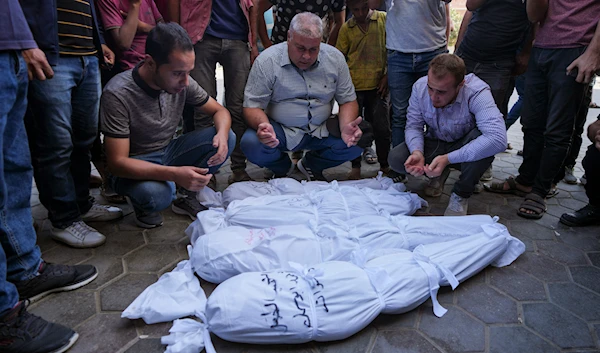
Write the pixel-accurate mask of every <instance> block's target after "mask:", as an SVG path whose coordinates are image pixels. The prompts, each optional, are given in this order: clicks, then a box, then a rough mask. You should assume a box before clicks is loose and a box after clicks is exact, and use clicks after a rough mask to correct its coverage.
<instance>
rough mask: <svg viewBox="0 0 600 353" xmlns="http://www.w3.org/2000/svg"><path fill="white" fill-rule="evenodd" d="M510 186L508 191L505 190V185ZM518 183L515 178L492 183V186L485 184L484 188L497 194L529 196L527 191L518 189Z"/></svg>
mask: <svg viewBox="0 0 600 353" xmlns="http://www.w3.org/2000/svg"><path fill="white" fill-rule="evenodd" d="M505 183H507V184H508V189H507V190H505V189H504V184H505ZM517 185H518V184H517V182H516V180H515V178H513V177H510V178H507V179H506V180H504V181H501V182H497V183H492V185H488V184H483V188H484V189H485V190H486V191H489V192H495V193H497V194H513V195H517V196H525V195H526V194H527V192H526V191H522V190H519V189H518V187H517Z"/></svg>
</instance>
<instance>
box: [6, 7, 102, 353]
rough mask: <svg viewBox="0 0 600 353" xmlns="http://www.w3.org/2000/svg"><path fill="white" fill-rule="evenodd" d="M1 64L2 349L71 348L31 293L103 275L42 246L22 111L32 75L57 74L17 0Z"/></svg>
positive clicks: (63, 330)
mask: <svg viewBox="0 0 600 353" xmlns="http://www.w3.org/2000/svg"><path fill="white" fill-rule="evenodd" d="M45 9H46V10H47V9H48V8H44V7H42V8H40V9H39V10H41V11H42V13H43V11H44V10H45ZM50 9H51V8H50ZM0 70H1V71H2V76H1V77H0V97H1V99H0V146H1V147H0V213H1V214H2V217H1V218H0V349H1V350H2V352H3V353H15V352H28V353H44V352H64V351H66V350H68V349H69V348H70V347H71V346H72V345H73V344H75V342H76V341H77V339H78V337H79V335H78V334H77V333H76V332H75V331H73V330H71V329H70V328H67V327H65V326H62V325H59V324H54V323H51V322H48V321H46V320H44V319H42V318H40V317H37V316H35V315H32V314H30V313H29V312H27V306H28V301H27V299H29V301H35V300H38V299H41V298H42V297H44V296H46V295H48V294H50V293H52V292H59V291H65V290H72V289H76V288H80V287H82V286H84V285H86V284H88V283H90V282H92V281H93V280H94V279H96V277H98V271H97V270H96V268H95V267H94V266H91V265H77V266H64V265H55V264H49V263H46V262H44V261H43V260H42V258H41V253H40V248H39V247H38V246H37V245H36V235H35V230H34V229H33V225H32V224H31V207H30V203H29V199H30V197H31V181H32V168H31V159H30V157H29V147H28V145H27V134H26V132H25V126H24V124H23V116H24V115H25V110H26V108H27V85H28V81H29V80H28V78H29V79H31V80H33V79H36V80H41V81H44V80H50V79H52V77H53V76H54V72H53V70H52V67H51V66H50V65H49V64H48V61H47V60H46V56H45V54H44V52H42V51H41V50H40V49H38V46H37V44H36V42H35V41H34V40H33V36H32V34H31V31H30V30H29V28H28V26H27V22H26V20H25V17H24V16H23V12H22V10H21V7H20V6H19V2H18V1H17V0H4V1H2V2H0ZM28 76H29V77H28ZM88 165H89V162H88Z"/></svg>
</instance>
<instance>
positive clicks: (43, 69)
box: [22, 48, 54, 81]
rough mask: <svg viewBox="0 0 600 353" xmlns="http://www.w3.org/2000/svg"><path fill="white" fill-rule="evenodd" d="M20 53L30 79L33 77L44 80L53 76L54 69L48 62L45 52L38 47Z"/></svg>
mask: <svg viewBox="0 0 600 353" xmlns="http://www.w3.org/2000/svg"><path fill="white" fill-rule="evenodd" d="M22 55H23V59H25V62H26V63H27V74H28V75H29V80H30V81H31V80H33V79H36V80H40V81H44V80H45V79H50V78H52V77H54V70H52V67H51V66H50V64H48V60H47V59H46V54H44V52H43V51H41V50H40V49H38V48H35V49H27V50H23V51H22Z"/></svg>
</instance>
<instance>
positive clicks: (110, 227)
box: [86, 222, 117, 235]
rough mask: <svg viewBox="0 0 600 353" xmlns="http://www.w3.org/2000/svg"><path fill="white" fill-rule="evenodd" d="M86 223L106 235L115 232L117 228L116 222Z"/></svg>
mask: <svg viewBox="0 0 600 353" xmlns="http://www.w3.org/2000/svg"><path fill="white" fill-rule="evenodd" d="M86 224H87V225H89V226H90V227H92V228H94V229H95V230H97V231H98V232H100V233H102V234H104V235H107V234H110V233H114V232H115V231H116V230H117V226H116V224H115V223H114V222H86Z"/></svg>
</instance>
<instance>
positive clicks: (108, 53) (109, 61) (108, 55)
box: [102, 44, 115, 68]
mask: <svg viewBox="0 0 600 353" xmlns="http://www.w3.org/2000/svg"><path fill="white" fill-rule="evenodd" d="M102 55H103V56H104V62H105V63H106V65H107V66H109V68H110V67H112V66H113V65H114V64H115V53H113V51H112V50H110V48H109V47H108V46H106V44H102Z"/></svg>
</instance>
